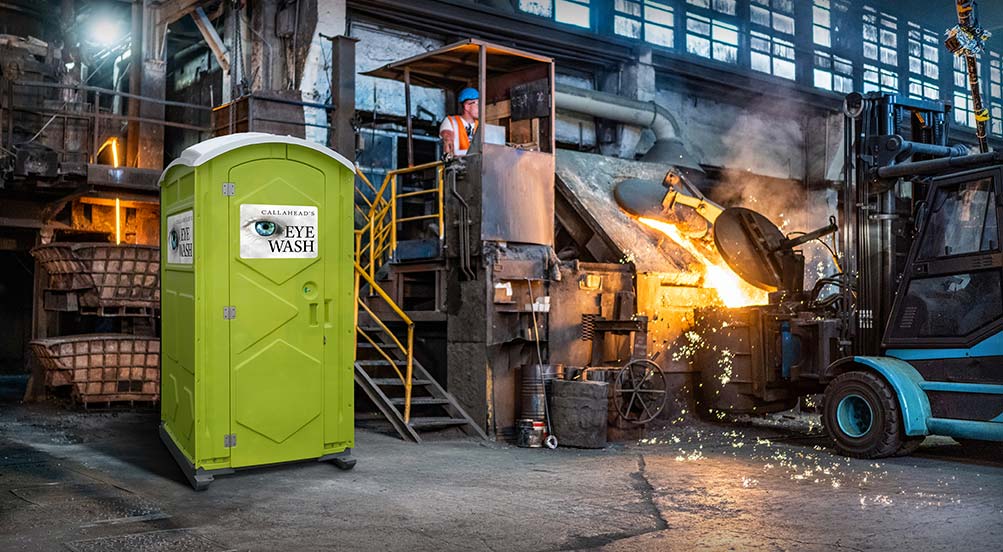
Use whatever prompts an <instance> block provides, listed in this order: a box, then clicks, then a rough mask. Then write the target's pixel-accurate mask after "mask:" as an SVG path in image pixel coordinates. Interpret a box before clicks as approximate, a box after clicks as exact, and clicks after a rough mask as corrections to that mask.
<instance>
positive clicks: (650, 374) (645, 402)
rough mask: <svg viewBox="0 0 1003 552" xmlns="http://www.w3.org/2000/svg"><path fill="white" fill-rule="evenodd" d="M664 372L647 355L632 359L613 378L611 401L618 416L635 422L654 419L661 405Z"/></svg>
mask: <svg viewBox="0 0 1003 552" xmlns="http://www.w3.org/2000/svg"><path fill="white" fill-rule="evenodd" d="M666 389H667V384H666V382H665V373H664V372H662V369H661V368H660V367H659V366H658V365H657V364H655V363H654V362H652V361H650V360H648V359H638V360H632V361H630V362H628V363H627V365H626V366H624V367H623V368H621V369H620V371H619V372H617V374H616V379H615V380H614V382H613V405H614V406H615V407H616V411H617V413H618V414H619V415H620V417H621V418H623V419H624V420H627V421H628V422H632V423H635V424H643V423H647V422H650V421H651V420H654V419H655V417H656V416H658V414H659V413H661V412H662V409H663V408H665V399H666V396H667V392H666Z"/></svg>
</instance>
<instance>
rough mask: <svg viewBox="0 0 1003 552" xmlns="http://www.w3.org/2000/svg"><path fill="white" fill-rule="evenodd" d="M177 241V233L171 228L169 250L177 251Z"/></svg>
mask: <svg viewBox="0 0 1003 552" xmlns="http://www.w3.org/2000/svg"><path fill="white" fill-rule="evenodd" d="M178 241H179V238H178V231H177V229H176V228H172V229H171V237H170V244H171V249H172V250H175V251H177V249H178Z"/></svg>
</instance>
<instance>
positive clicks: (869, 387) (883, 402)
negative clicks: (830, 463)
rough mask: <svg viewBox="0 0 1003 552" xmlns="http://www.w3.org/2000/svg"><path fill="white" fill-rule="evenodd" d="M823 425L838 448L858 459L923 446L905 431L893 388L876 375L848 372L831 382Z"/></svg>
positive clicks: (900, 453)
mask: <svg viewBox="0 0 1003 552" xmlns="http://www.w3.org/2000/svg"><path fill="white" fill-rule="evenodd" d="M822 423H823V425H824V426H825V428H826V431H828V433H829V436H830V437H832V439H833V441H835V444H836V449H837V450H838V451H839V452H840V453H841V454H844V455H846V456H852V457H854V458H884V457H888V456H895V455H902V454H908V453H911V452H912V451H913V450H915V448H916V447H918V446H919V442H921V441H922V439H919V440H918V441H919V442H914V441H915V440H914V439H912V438H906V437H905V436H904V435H903V431H902V421H901V410H900V408H899V403H898V400H897V399H896V398H895V393H894V391H893V390H892V388H891V386H889V385H888V383H886V382H885V380H883V379H882V378H881V377H880V376H878V375H876V374H874V373H872V372H864V371H855V372H847V373H845V374H843V375H841V376H838V377H837V378H836V379H834V380H832V382H830V383H829V385H828V387H826V389H825V397H824V399H823V404H822Z"/></svg>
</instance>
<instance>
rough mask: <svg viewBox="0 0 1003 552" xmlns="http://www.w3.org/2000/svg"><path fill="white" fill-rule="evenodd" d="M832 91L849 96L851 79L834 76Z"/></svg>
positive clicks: (851, 86)
mask: <svg viewBox="0 0 1003 552" xmlns="http://www.w3.org/2000/svg"><path fill="white" fill-rule="evenodd" d="M832 88H833V90H835V91H836V92H842V93H843V94H849V93H850V92H853V78H851V77H844V76H842V75H836V76H834V77H833V87H832Z"/></svg>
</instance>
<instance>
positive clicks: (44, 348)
mask: <svg viewBox="0 0 1003 552" xmlns="http://www.w3.org/2000/svg"><path fill="white" fill-rule="evenodd" d="M32 255H33V256H34V257H35V258H36V259H37V260H38V261H39V264H40V265H41V266H42V268H44V269H45V271H46V273H47V274H48V282H47V286H46V287H45V289H43V290H42V292H43V294H44V296H43V306H44V308H45V309H46V310H49V311H54V312H62V313H70V314H73V315H82V316H96V317H98V318H97V319H96V322H95V319H91V321H90V323H89V324H82V325H81V326H82V327H88V326H89V327H93V328H101V327H114V326H118V328H119V329H128V330H131V331H132V332H133V333H106V332H102V333H84V334H78V335H65V336H59V337H48V338H45V339H36V340H34V341H32V342H31V349H32V352H33V353H34V355H35V358H36V360H37V361H38V362H39V364H40V365H41V366H42V369H43V370H44V379H45V385H46V387H47V388H48V389H50V390H52V391H57V392H58V391H59V390H61V389H68V390H69V395H70V397H71V398H72V399H73V400H74V401H76V402H77V403H80V404H83V405H84V406H91V405H95V404H101V405H110V404H113V403H121V402H126V403H129V404H135V403H155V402H156V401H158V400H159V395H160V370H159V363H160V340H159V339H158V338H157V337H155V332H156V319H157V318H158V317H159V311H160V257H159V251H158V248H157V247H155V246H146V245H134V244H113V243H69V242H67V243H51V244H47V245H42V246H39V247H36V248H35V249H34V250H32ZM136 334H139V335H136Z"/></svg>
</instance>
